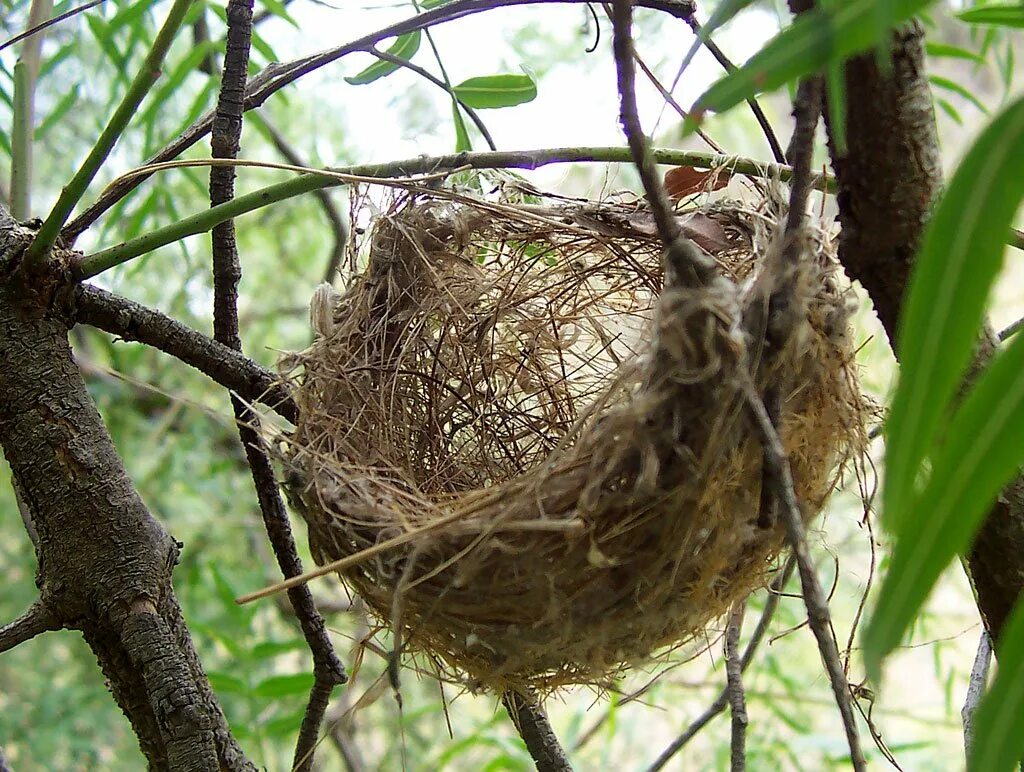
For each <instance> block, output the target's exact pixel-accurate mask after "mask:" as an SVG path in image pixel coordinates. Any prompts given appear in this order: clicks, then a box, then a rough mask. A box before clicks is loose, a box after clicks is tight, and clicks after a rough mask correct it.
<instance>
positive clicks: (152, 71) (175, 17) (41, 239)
mask: <svg viewBox="0 0 1024 772" xmlns="http://www.w3.org/2000/svg"><path fill="white" fill-rule="evenodd" d="M191 5H192V0H174V4H173V5H172V6H171V9H170V11H168V13H167V20H166V21H165V22H164V24H163V26H162V27H161V28H160V31H159V32H157V34H156V37H155V38H154V40H153V45H152V47H151V48H150V49H149V52H148V53H147V54H146V58H145V59H144V60H143V63H142V67H141V68H140V69H139V71H138V73H136V75H135V78H134V79H133V80H132V82H131V85H129V87H128V91H127V92H126V93H125V95H124V98H123V99H122V100H121V103H120V104H119V105H118V106H117V109H115V110H114V113H113V115H111V116H110V120H108V121H107V125H106V126H105V127H104V128H103V131H102V132H101V133H100V136H99V139H97V140H96V144H95V145H93V148H92V150H90V151H89V155H88V156H86V158H85V161H83V162H82V165H81V167H79V169H78V171H77V172H75V174H74V176H73V177H72V178H71V180H70V181H69V182H68V183H67V185H65V186H64V188H63V189H62V190H61V194H60V196H59V197H58V198H57V203H56V204H54V206H53V209H52V210H51V211H50V214H49V215H47V217H46V219H45V220H44V221H43V224H42V227H40V229H39V232H38V233H37V234H36V237H35V239H34V240H33V241H32V243H31V244H30V245H29V248H28V251H27V253H26V255H25V259H26V260H27V261H29V262H30V263H38V262H40V261H42V260H44V259H45V258H46V257H47V255H49V253H50V250H51V249H52V248H53V245H54V244H55V243H56V241H57V237H58V236H59V235H60V232H61V229H62V228H63V227H64V223H65V222H67V219H68V217H69V216H70V215H71V211H72V210H73V209H74V208H75V206H76V205H77V204H78V202H79V201H80V200H81V198H82V196H84V195H85V191H86V188H88V187H89V183H90V182H92V179H93V177H95V176H96V173H97V172H98V171H99V170H100V167H101V166H103V164H104V162H105V161H106V160H107V156H108V155H109V154H110V151H111V150H113V149H114V144H115V143H116V142H117V140H118V138H119V137H120V136H121V134H122V133H124V130H125V127H127V125H128V122H129V121H131V119H132V117H133V116H134V115H135V113H136V111H137V110H138V107H139V105H140V104H141V103H142V100H143V99H144V98H145V97H146V95H147V94H148V93H149V91H150V89H151V88H152V87H153V84H154V83H156V81H157V79H158V78H159V77H160V72H161V66H162V64H163V60H164V57H165V56H166V55H167V51H168V49H170V47H171V41H173V40H174V36H175V34H176V33H177V31H178V28H179V27H180V26H181V23H182V21H183V20H184V18H185V13H186V12H187V11H188V9H189V7H190V6H191Z"/></svg>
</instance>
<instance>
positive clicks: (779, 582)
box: [647, 555, 796, 772]
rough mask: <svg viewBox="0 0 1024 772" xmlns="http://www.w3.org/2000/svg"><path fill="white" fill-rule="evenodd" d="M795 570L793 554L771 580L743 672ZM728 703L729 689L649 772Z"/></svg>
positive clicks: (668, 757)
mask: <svg viewBox="0 0 1024 772" xmlns="http://www.w3.org/2000/svg"><path fill="white" fill-rule="evenodd" d="M794 568H796V558H795V557H793V556H792V555H791V556H790V557H789V558H788V559H787V560H786V563H785V565H784V566H783V567H782V570H781V571H779V574H778V576H776V577H775V579H774V580H773V581H772V583H771V585H770V586H769V588H768V597H767V599H766V600H765V602H764V608H763V609H762V611H761V618H760V619H758V620H757V625H756V626H755V627H754V632H753V633H751V635H750V640H749V641H747V648H745V649H744V650H743V656H742V658H741V659H740V673H741V674H742V673H744V672H745V671H746V669H747V668H748V667H749V666H750V663H751V662H753V661H754V655H755V654H756V653H757V647H758V646H760V645H761V641H762V640H763V639H764V636H765V633H766V632H768V626H769V625H770V624H771V621H772V617H774V616H775V611H776V609H777V608H778V607H779V600H780V598H782V592H783V591H784V590H785V589H786V584H787V583H788V582H789V579H790V577H791V576H793V569H794ZM728 704H729V689H728V687H726V688H724V689H722V691H721V692H720V693H719V695H718V697H717V698H716V699H715V701H714V702H712V703H711V705H710V706H709V707H708V709H707V710H705V711H704V712H703V713H702V714H701V715H700V716H698V717H697V719H695V720H694V722H693V723H692V724H690V726H688V727H687V728H686V731H684V732H683V733H682V734H681V735H679V736H678V737H677V738H676V739H675V740H673V741H672V744H671V745H669V746H668V747H667V748H666V749H665V750H664V751H662V753H661V755H660V756H658V758H657V759H656V760H655V761H654V763H653V764H652V765H651V766H650V767H648V769H647V772H657V771H658V770H659V769H663V768H664V767H665V765H666V764H668V762H669V761H670V760H671V759H672V757H673V756H675V755H676V754H677V753H678V752H679V751H680V750H682V748H683V746H685V745H686V744H687V743H688V742H690V740H692V739H693V738H694V737H696V736H697V733H698V732H700V730H701V729H703V728H704V727H705V726H707V725H708V724H709V723H711V720H712V719H713V718H714V717H715V716H717V715H718V714H720V713H721V712H722V711H724V710H725V708H726V706H727V705H728Z"/></svg>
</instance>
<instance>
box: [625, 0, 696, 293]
mask: <svg viewBox="0 0 1024 772" xmlns="http://www.w3.org/2000/svg"><path fill="white" fill-rule="evenodd" d="M632 26H633V4H632V2H630V0H614V2H613V3H612V29H613V37H612V50H613V52H614V54H615V70H616V73H617V76H618V88H619V100H620V110H619V116H620V121H621V123H622V130H623V132H624V133H625V135H626V141H627V143H628V144H629V149H630V152H631V153H632V156H633V163H634V164H635V165H636V168H637V171H638V172H639V174H640V181H641V183H642V184H643V187H644V192H645V193H646V195H647V203H648V205H649V206H650V208H651V214H652V216H653V217H654V222H655V224H656V225H657V228H658V235H659V236H660V237H661V240H662V243H663V244H664V245H665V257H666V261H667V262H668V264H669V265H670V266H672V268H673V270H674V271H675V272H676V274H677V281H678V282H679V283H680V285H681V286H690V287H694V286H701V285H704V284H706V283H707V282H708V280H709V279H710V278H711V277H712V276H714V274H715V263H714V261H713V260H711V258H709V257H707V256H705V255H703V254H701V253H700V252H699V251H698V250H697V248H696V247H694V245H693V244H692V243H690V242H689V241H688V240H687V239H684V238H683V236H682V233H681V231H680V229H679V224H678V223H677V222H676V219H675V217H674V216H673V214H672V207H671V204H670V203H669V201H668V197H667V196H666V195H665V190H664V188H663V187H662V185H661V181H660V180H659V179H658V175H657V172H656V171H655V168H654V161H653V159H652V158H651V154H650V152H649V151H648V147H647V138H646V137H645V136H644V132H643V127H642V126H641V125H640V116H639V114H638V113H637V107H636V82H635V81H636V70H635V69H634V66H633V65H634V62H635V59H634V49H633V34H632Z"/></svg>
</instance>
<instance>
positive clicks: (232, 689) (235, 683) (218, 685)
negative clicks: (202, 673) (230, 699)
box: [207, 671, 249, 694]
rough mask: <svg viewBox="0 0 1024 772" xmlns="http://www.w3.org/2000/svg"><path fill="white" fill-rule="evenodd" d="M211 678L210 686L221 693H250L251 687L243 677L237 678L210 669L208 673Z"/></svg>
mask: <svg viewBox="0 0 1024 772" xmlns="http://www.w3.org/2000/svg"><path fill="white" fill-rule="evenodd" d="M207 677H209V679H210V686H212V687H213V690H214V691H215V692H219V693H221V694H248V693H249V687H248V685H247V684H246V683H245V681H243V680H242V679H241V678H236V677H235V676H233V675H229V674H228V673H218V672H215V671H210V672H208V673H207Z"/></svg>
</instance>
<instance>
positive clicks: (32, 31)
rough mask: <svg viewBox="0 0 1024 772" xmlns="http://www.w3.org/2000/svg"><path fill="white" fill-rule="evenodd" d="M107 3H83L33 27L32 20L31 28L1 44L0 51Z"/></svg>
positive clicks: (94, 1)
mask: <svg viewBox="0 0 1024 772" xmlns="http://www.w3.org/2000/svg"><path fill="white" fill-rule="evenodd" d="M105 1H106V0H90V2H88V3H83V4H82V5H79V6H76V7H75V8H72V9H71V10H70V11H65V12H64V13H60V14H57V15H56V16H54V17H53V18H52V19H47V20H46V21H44V22H40V23H38V24H34V25H33V24H32V21H31V20H30V21H29V24H30V25H31V26H29V28H28V29H26V30H25V31H24V32H20V33H18V34H17V35H15V36H14V37H13V38H11V39H10V40H5V41H4V42H3V43H2V44H0V51H3V50H4V49H6V48H10V47H11V46H13V45H14V44H15V43H19V42H20V41H22V40H24V39H25V38H29V37H32V36H33V35H35V34H36V33H37V32H42V31H43V30H44V29H48V28H50V27H52V26H53V25H54V24H60V23H61V22H62V21H64V20H65V19H70V18H71V17H72V16H75V15H77V14H80V13H82V12H84V11H88V10H89V9H90V8H95V7H96V6H97V5H99V4H100V3H103V2H105Z"/></svg>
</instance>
